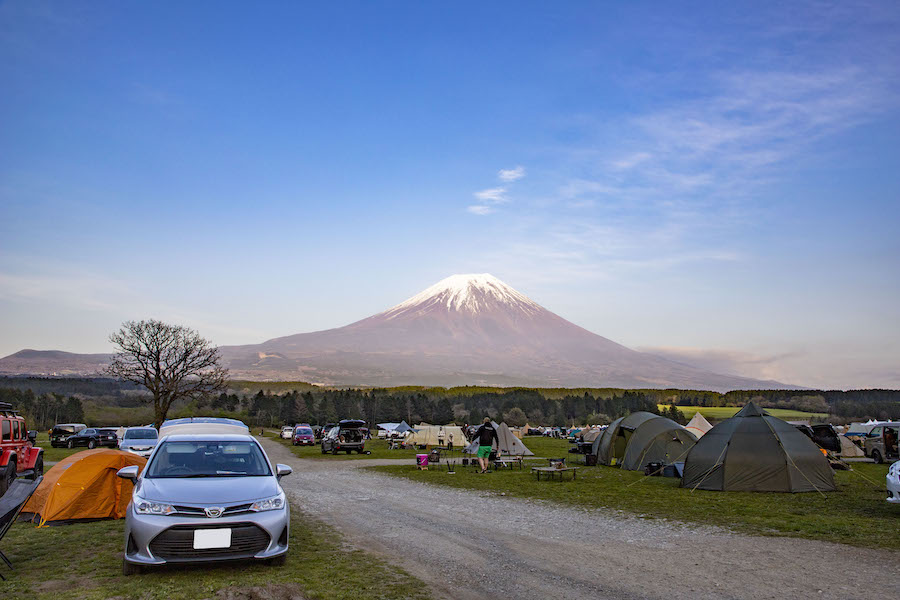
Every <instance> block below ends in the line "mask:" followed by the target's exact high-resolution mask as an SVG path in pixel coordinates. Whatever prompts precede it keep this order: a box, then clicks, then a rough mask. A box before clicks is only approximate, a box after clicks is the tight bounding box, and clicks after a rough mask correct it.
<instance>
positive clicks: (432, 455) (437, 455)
mask: <svg viewBox="0 0 900 600" xmlns="http://www.w3.org/2000/svg"><path fill="white" fill-rule="evenodd" d="M428 462H430V463H439V462H441V451H440V450H438V449H437V448H435V449H433V450H432V451H431V452H429V454H428Z"/></svg>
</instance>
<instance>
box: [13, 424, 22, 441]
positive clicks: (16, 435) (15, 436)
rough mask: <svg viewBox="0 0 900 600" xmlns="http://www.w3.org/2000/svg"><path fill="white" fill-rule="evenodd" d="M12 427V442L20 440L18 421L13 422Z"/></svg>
mask: <svg viewBox="0 0 900 600" xmlns="http://www.w3.org/2000/svg"><path fill="white" fill-rule="evenodd" d="M12 426H13V431H12V434H13V435H12V436H13V439H14V440H18V439H21V438H20V436H19V422H18V421H13V423H12Z"/></svg>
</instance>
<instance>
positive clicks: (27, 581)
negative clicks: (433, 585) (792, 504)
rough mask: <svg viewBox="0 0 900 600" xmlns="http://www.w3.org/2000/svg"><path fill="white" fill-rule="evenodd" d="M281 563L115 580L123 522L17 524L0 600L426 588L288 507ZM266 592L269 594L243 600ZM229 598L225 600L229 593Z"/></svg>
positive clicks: (170, 570) (173, 570) (348, 594)
mask: <svg viewBox="0 0 900 600" xmlns="http://www.w3.org/2000/svg"><path fill="white" fill-rule="evenodd" d="M292 511H293V515H294V516H293V519H292V523H291V550H290V552H289V554H288V559H287V564H286V565H285V566H282V567H273V566H269V565H265V564H247V562H246V561H243V562H240V563H222V564H219V565H212V566H210V565H205V566H191V567H166V568H161V569H154V570H153V571H151V572H149V573H146V574H142V575H133V576H131V577H125V576H123V575H122V545H123V528H124V521H98V522H94V523H79V524H74V525H62V526H57V527H44V528H40V529H37V528H35V526H34V525H31V524H30V523H17V524H16V525H14V526H13V527H12V529H10V531H9V533H7V535H6V537H5V538H4V539H3V552H4V553H5V554H6V555H7V556H8V557H9V559H10V560H11V561H12V563H13V565H15V570H14V571H11V570H9V569H7V568H6V566H5V565H0V571H2V573H3V574H4V575H5V576H6V579H7V580H6V581H0V598H10V599H12V598H29V599H33V600H65V599H78V600H103V599H106V598H117V599H120V600H126V599H135V600H170V599H171V600H179V599H184V600H191V599H194V598H213V597H219V595H218V594H217V592H219V593H221V594H222V596H224V597H229V598H251V597H253V598H272V599H273V600H280V599H282V598H284V599H286V598H289V597H293V596H291V595H290V594H295V595H296V594H298V593H302V594H304V596H305V597H306V598H310V599H321V600H357V599H358V598H367V599H379V598H381V599H385V600H392V599H395V598H403V599H408V600H426V599H427V598H430V596H429V595H428V594H427V592H426V591H425V590H426V589H427V588H426V587H425V586H424V585H423V584H422V583H421V582H420V581H419V580H417V579H415V578H413V577H412V576H411V575H409V574H408V573H406V572H404V571H403V570H401V569H399V568H397V567H393V566H391V565H389V564H387V563H385V562H384V561H382V560H380V559H378V558H375V557H374V556H372V555H370V554H369V553H367V552H364V551H362V550H356V549H350V548H347V546H346V544H345V543H344V542H343V541H342V539H341V537H340V536H339V535H338V534H337V533H336V532H335V531H334V530H332V529H330V528H328V527H327V526H325V525H323V524H322V523H320V522H318V521H314V520H312V519H310V518H308V517H306V516H304V515H301V514H299V513H298V512H297V511H296V509H295V508H294V507H292ZM255 586H267V588H268V594H269V595H253V596H251V595H249V593H248V590H249V588H251V587H255ZM228 592H231V594H228Z"/></svg>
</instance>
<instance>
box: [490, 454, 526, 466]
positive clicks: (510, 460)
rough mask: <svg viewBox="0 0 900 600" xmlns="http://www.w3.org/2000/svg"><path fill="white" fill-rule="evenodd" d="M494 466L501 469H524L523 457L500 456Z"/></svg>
mask: <svg viewBox="0 0 900 600" xmlns="http://www.w3.org/2000/svg"><path fill="white" fill-rule="evenodd" d="M494 464H495V465H496V466H497V467H499V468H503V467H508V468H510V469H511V468H513V467H514V466H518V467H519V469H521V468H522V457H521V456H498V457H497V460H495V461H494Z"/></svg>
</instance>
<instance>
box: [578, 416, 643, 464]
mask: <svg viewBox="0 0 900 600" xmlns="http://www.w3.org/2000/svg"><path fill="white" fill-rule="evenodd" d="M657 418H659V415H654V414H653V413H649V412H644V411H638V412H633V413H631V414H630V415H628V416H627V417H621V418H618V419H616V420H615V421H613V422H612V423H610V425H609V427H607V428H606V429H605V430H603V435H601V436H599V437H598V438H597V439H595V440H594V445H593V446H591V452H592V453H593V454H596V455H597V463H598V464H601V465H612V464H615V463H618V462H621V460H622V458H623V457H624V456H625V447H626V446H627V445H628V438H630V437H631V434H632V432H634V430H635V429H637V428H638V427H640V426H641V424H643V423H644V421H647V420H649V419H657Z"/></svg>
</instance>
